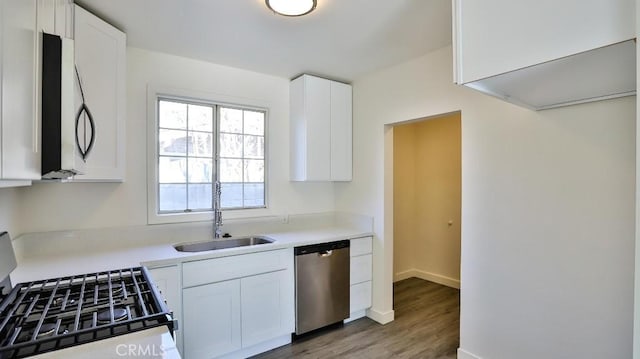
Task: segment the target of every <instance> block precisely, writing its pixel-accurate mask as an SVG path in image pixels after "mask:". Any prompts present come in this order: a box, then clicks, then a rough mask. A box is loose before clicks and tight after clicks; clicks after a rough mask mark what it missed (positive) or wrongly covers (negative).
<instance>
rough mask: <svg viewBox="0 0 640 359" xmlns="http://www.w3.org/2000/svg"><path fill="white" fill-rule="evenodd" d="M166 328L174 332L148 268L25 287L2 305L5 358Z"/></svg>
mask: <svg viewBox="0 0 640 359" xmlns="http://www.w3.org/2000/svg"><path fill="white" fill-rule="evenodd" d="M163 325H165V326H168V327H169V330H170V331H171V332H172V333H173V329H174V328H173V319H172V317H171V313H170V312H169V311H168V310H167V307H166V305H165V304H164V302H163V301H162V299H161V297H160V296H159V294H158V292H157V290H156V287H155V285H154V284H153V282H152V281H151V280H150V276H149V273H148V272H147V270H146V268H144V267H137V268H128V269H120V270H113V271H107V272H98V273H92V274H85V275H80V276H70V277H62V278H57V279H48V280H41V281H35V282H29V283H21V284H18V285H16V286H15V287H14V288H13V290H12V291H11V293H10V294H9V295H8V296H7V297H6V298H4V300H3V301H2V302H0V359H4V358H14V357H17V358H21V357H25V356H30V355H34V354H38V353H44V352H48V351H52V350H57V349H62V348H66V347H70V346H74V345H78V344H84V343H89V342H92V341H96V340H101V339H106V338H110V337H114V336H117V335H122V334H127V333H131V332H135V331H139V330H144V329H149V328H153V327H158V326H163Z"/></svg>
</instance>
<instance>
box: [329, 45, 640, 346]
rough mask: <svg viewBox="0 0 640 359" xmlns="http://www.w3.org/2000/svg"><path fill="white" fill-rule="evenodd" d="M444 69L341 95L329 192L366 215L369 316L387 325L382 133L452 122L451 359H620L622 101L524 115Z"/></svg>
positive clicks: (628, 113) (627, 262)
mask: <svg viewBox="0 0 640 359" xmlns="http://www.w3.org/2000/svg"><path fill="white" fill-rule="evenodd" d="M451 63H452V58H451V48H443V49H441V50H438V51H435V52H433V53H431V54H428V55H426V56H424V57H421V58H418V59H415V60H413V61H410V62H407V63H404V64H401V65H398V66H395V67H392V68H389V69H386V70H383V71H379V72H377V73H374V74H371V75H368V76H365V77H363V78H361V79H358V80H357V81H355V83H354V180H353V182H352V183H346V184H336V186H335V193H336V206H337V208H338V210H343V211H355V212H360V213H363V214H369V215H372V216H374V231H375V232H376V238H375V241H374V298H373V309H372V311H371V314H372V315H373V316H374V317H375V316H384V317H386V318H388V317H389V316H391V315H393V314H392V312H391V310H392V296H391V294H392V286H391V282H392V268H393V266H392V258H393V253H392V251H393V238H392V233H393V231H392V228H391V229H390V228H389V227H390V226H392V222H391V221H389V218H388V217H389V216H393V213H392V208H393V203H392V197H391V196H389V188H392V183H391V181H392V176H390V175H389V172H390V171H392V162H391V161H390V154H389V152H390V151H391V150H392V148H393V136H391V135H390V133H392V130H390V129H389V128H388V127H385V124H389V123H395V122H400V121H406V120H409V119H416V118H421V117H428V116H434V115H438V114H441V113H450V112H454V111H458V110H461V112H462V270H461V282H462V290H461V300H462V315H461V348H463V349H464V350H465V351H466V352H468V353H471V354H473V355H476V356H478V357H481V358H521V359H527V358H629V357H631V350H632V318H633V268H634V263H633V249H634V171H635V154H634V145H635V97H631V98H623V99H617V100H610V101H604V102H597V103H591V104H585V105H579V106H572V107H566V108H562V109H557V110H548V111H543V112H532V111H529V110H525V109H522V108H518V107H516V106H513V105H510V104H507V103H504V102H501V101H499V100H496V99H493V98H490V97H488V96H485V95H482V94H479V93H475V92H473V91H472V90H469V89H466V88H461V87H457V86H455V85H453V84H452V81H451V73H452V71H451V70H452V68H451V67H452V66H451ZM391 158H392V156H391ZM390 186H391V187H390ZM385 208H386V211H385Z"/></svg>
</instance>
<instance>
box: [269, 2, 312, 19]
mask: <svg viewBox="0 0 640 359" xmlns="http://www.w3.org/2000/svg"><path fill="white" fill-rule="evenodd" d="M265 3H266V4H267V7H268V8H269V9H271V10H272V11H273V12H275V13H277V14H280V15H284V16H302V15H306V14H308V13H310V12H312V11H313V10H314V9H315V8H316V5H317V0H265Z"/></svg>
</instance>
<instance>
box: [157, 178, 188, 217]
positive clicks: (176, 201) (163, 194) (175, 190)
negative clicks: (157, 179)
mask: <svg viewBox="0 0 640 359" xmlns="http://www.w3.org/2000/svg"><path fill="white" fill-rule="evenodd" d="M159 197H160V198H159V200H158V204H159V208H160V211H184V210H185V209H186V208H187V185H184V184H161V185H160V193H159Z"/></svg>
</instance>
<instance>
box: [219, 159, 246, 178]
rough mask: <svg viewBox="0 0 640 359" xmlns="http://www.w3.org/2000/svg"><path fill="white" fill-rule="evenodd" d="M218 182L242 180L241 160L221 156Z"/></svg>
mask: <svg viewBox="0 0 640 359" xmlns="http://www.w3.org/2000/svg"><path fill="white" fill-rule="evenodd" d="M220 182H242V160H232V159H227V158H221V159H220Z"/></svg>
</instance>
